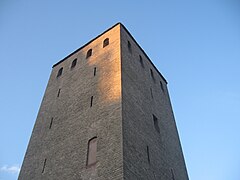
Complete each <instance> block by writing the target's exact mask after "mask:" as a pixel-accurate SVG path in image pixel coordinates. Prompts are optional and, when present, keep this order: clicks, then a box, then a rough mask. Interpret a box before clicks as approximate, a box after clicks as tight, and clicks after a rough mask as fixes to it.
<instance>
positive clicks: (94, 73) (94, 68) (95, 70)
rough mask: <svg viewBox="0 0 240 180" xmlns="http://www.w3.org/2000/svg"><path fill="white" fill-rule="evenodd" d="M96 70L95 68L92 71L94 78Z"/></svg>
mask: <svg viewBox="0 0 240 180" xmlns="http://www.w3.org/2000/svg"><path fill="white" fill-rule="evenodd" d="M96 72H97V68H96V67H95V68H94V70H93V76H96Z"/></svg>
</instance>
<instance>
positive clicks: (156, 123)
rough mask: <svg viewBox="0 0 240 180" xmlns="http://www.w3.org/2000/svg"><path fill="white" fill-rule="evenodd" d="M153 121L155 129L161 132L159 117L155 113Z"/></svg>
mask: <svg viewBox="0 0 240 180" xmlns="http://www.w3.org/2000/svg"><path fill="white" fill-rule="evenodd" d="M153 123H154V127H155V130H156V131H157V132H158V133H160V129H159V125H158V118H157V117H156V116H155V115H154V114H153Z"/></svg>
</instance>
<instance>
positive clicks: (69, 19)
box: [0, 0, 240, 180]
mask: <svg viewBox="0 0 240 180" xmlns="http://www.w3.org/2000/svg"><path fill="white" fill-rule="evenodd" d="M117 22H122V23H123V24H124V25H125V26H126V27H127V29H128V30H129V31H130V33H131V34H132V35H133V36H134V37H135V39H136V40H137V42H138V43H139V44H140V46H141V47H142V48H143V49H144V50H145V52H146V53H147V54H148V56H149V57H150V58H151V59H152V61H153V63H154V64H155V65H156V66H157V67H158V69H159V70H160V72H162V74H163V75H164V76H165V78H166V79H167V80H168V82H169V84H168V88H169V91H170V96H171V100H172V105H173V109H174V113H175V118H176V122H177V126H178V131H179V134H180V139H181V143H182V147H183V151H184V156H185V161H186V164H187V169H188V173H189V177H190V179H191V180H239V179H240V130H239V129H240V117H239V113H240V1H239V0H181V1H180V0H168V1H166V0H155V1H151V0H142V1H128V0H121V1H113V0H112V1H110V0H108V1H87V0H86V1H79V0H67V1H57V0H51V1H49V0H41V1H33V0H1V1H0V68H1V70H0V180H12V179H16V178H17V174H18V171H19V167H20V166H21V164H22V161H23V157H24V154H25V151H26V148H27V144H28V141H29V138H30V135H31V132H32V128H33V125H34V122H35V120H36V116H37V113H38V109H39V106H40V103H41V100H42V97H43V94H44V90H45V88H46V85H47V82H48V78H49V75H50V72H51V67H52V65H53V64H54V63H56V62H58V61H59V60H61V59H62V58H64V57H65V56H67V55H68V54H69V53H71V52H72V51H74V50H75V49H77V48H79V47H81V46H82V45H84V44H85V43H87V42H88V41H89V40H91V39H92V38H94V37H95V36H97V35H98V34H100V33H102V32H103V31H104V30H106V29H107V28H109V27H110V26H112V25H114V24H115V23H117Z"/></svg>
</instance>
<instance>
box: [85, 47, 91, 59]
mask: <svg viewBox="0 0 240 180" xmlns="http://www.w3.org/2000/svg"><path fill="white" fill-rule="evenodd" d="M90 56H92V49H89V50H88V52H87V56H86V59H87V58H89V57H90Z"/></svg>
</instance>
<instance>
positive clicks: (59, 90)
mask: <svg viewBox="0 0 240 180" xmlns="http://www.w3.org/2000/svg"><path fill="white" fill-rule="evenodd" d="M60 92H61V89H58V94H57V97H59V96H60Z"/></svg>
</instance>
